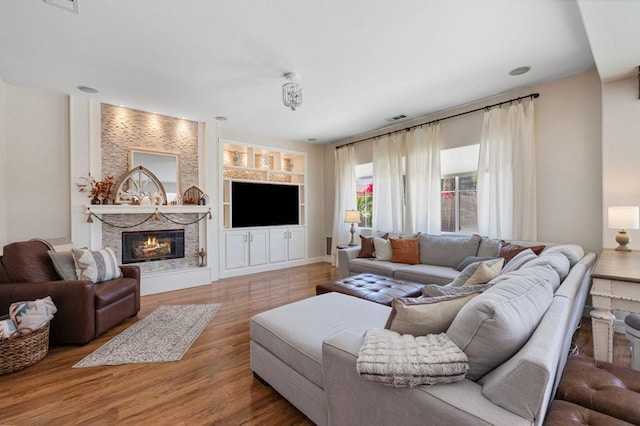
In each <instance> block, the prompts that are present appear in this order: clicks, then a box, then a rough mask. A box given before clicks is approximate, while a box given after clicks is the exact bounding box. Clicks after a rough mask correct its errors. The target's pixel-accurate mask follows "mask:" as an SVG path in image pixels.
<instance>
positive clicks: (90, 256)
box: [72, 247, 122, 283]
mask: <svg viewBox="0 0 640 426" xmlns="http://www.w3.org/2000/svg"><path fill="white" fill-rule="evenodd" d="M72 253H73V260H74V262H75V265H76V275H77V276H78V279H79V280H89V281H92V282H94V283H101V282H103V281H109V280H113V279H116V278H120V277H122V271H121V270H120V267H119V266H118V259H116V255H115V253H114V252H113V250H112V249H110V248H108V247H107V248H101V249H100V250H96V251H91V250H88V249H79V250H78V249H74V250H72Z"/></svg>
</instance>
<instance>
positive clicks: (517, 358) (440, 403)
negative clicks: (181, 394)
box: [250, 246, 596, 425]
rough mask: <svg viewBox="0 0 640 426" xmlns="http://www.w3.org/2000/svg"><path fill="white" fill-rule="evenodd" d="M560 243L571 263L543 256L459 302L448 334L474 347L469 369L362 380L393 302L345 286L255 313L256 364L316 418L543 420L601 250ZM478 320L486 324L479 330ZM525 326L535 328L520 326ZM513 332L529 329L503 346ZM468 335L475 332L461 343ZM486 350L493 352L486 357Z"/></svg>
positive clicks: (337, 421) (333, 421)
mask: <svg viewBox="0 0 640 426" xmlns="http://www.w3.org/2000/svg"><path fill="white" fill-rule="evenodd" d="M555 251H556V252H561V253H567V254H568V258H570V259H569V262H567V265H570V269H568V270H565V271H563V272H562V273H560V272H558V271H557V270H555V269H553V267H552V266H551V265H550V264H545V262H544V261H541V262H537V264H536V265H535V266H532V267H531V268H528V269H527V270H525V269H524V267H523V269H522V270H519V271H515V272H509V273H506V274H503V275H500V276H498V277H497V278H495V281H496V283H495V285H493V286H492V287H491V288H490V289H489V290H486V291H485V292H483V293H481V294H480V295H478V296H476V297H475V298H473V299H472V300H471V302H468V303H467V304H466V305H465V306H464V307H463V308H462V310H460V312H458V314H457V316H456V317H455V319H454V320H453V321H454V322H453V323H452V324H451V326H450V327H449V330H447V335H450V337H451V339H452V340H454V339H457V340H454V341H456V343H457V344H458V345H459V346H460V345H462V346H460V347H461V349H463V350H464V351H465V353H466V354H467V355H468V356H469V364H470V367H471V368H470V370H469V371H470V372H471V371H472V370H473V375H474V376H477V377H473V379H471V378H469V376H468V377H467V378H465V379H463V380H462V381H458V382H455V383H449V384H437V385H432V386H418V387H415V388H397V387H390V386H385V385H382V384H380V383H374V382H369V381H367V380H364V379H363V378H362V377H361V376H360V375H359V374H358V371H357V367H356V361H357V359H358V355H359V349H360V347H361V346H362V344H363V341H364V337H363V335H364V333H365V331H366V330H367V329H369V328H384V327H385V323H386V322H387V319H388V317H389V314H390V312H391V309H392V308H390V307H388V306H384V305H380V304H377V303H374V302H371V301H367V300H362V299H359V298H356V297H352V296H348V295H344V294H339V293H327V294H322V295H319V296H315V297H311V298H308V299H304V300H301V301H299V302H295V303H292V304H288V305H284V306H281V307H279V308H275V309H272V310H270V311H267V312H263V313H261V314H258V315H256V316H254V317H253V318H252V319H251V323H250V330H251V368H252V370H253V371H254V373H255V374H257V375H258V376H260V377H261V378H262V379H264V380H265V381H266V382H268V383H269V384H270V385H271V386H272V387H273V388H274V389H275V390H277V391H278V392H279V393H280V394H281V395H282V396H284V397H285V398H286V399H287V400H289V401H290V402H291V403H292V404H293V405H295V406H296V407H297V408H298V409H300V410H301V411H302V412H303V413H304V414H305V415H306V416H307V417H309V418H310V419H311V420H312V421H313V422H314V423H316V424H319V425H325V424H330V425H365V424H366V425H389V424H397V425H410V424H425V425H443V424H447V425H449V424H455V425H490V424H492V425H540V424H542V423H543V422H544V417H545V414H546V411H547V408H548V406H549V403H550V400H551V399H552V398H553V394H554V392H555V388H556V386H557V383H558V381H559V379H560V376H561V374H562V370H563V368H564V364H565V362H566V359H567V355H568V352H569V348H570V345H571V339H572V335H573V333H574V331H575V329H576V327H577V324H578V322H579V320H580V318H581V315H582V311H583V307H584V303H585V299H586V297H587V294H588V290H589V287H590V270H591V268H592V266H593V263H594V261H595V257H596V256H595V254H593V253H587V254H584V252H583V251H582V249H580V248H579V247H576V246H568V247H567V249H566V250H564V249H563V248H557V249H555ZM476 254H477V252H476ZM540 257H541V258H542V257H543V256H542V255H541V256H540ZM532 265H533V264H532ZM565 275H566V276H565ZM523 302H524V303H523ZM532 306H534V308H532ZM534 311H535V312H537V313H538V314H535V312H534ZM474 315H476V317H474ZM478 315H480V317H481V320H478V319H477V316H478ZM536 315H539V316H536ZM480 323H483V324H485V325H488V326H489V327H488V328H487V329H485V330H484V331H482V332H480V331H477V328H478V326H477V324H480ZM526 327H529V328H530V332H529V333H524V334H522V329H523V328H526ZM476 333H477V334H482V333H485V334H482V336H480V337H482V338H483V339H484V341H483V342H481V343H482V345H479V346H478V345H476V343H477V342H478V340H477V339H476V338H477V337H478V336H476V335H475V334H476ZM486 333H488V334H486ZM461 334H462V335H464V334H468V336H467V337H464V336H463V337H461V336H460V335H461ZM512 335H514V336H515V335H517V336H518V338H520V339H522V337H523V336H524V337H525V338H524V340H522V341H521V342H518V343H517V347H516V348H515V349H514V351H513V353H503V352H504V351H503V350H502V347H503V345H505V344H507V345H513V344H514V343H513V340H514V339H512V338H511V337H512ZM469 336H471V338H472V339H476V340H474V343H469V344H464V345H463V343H461V339H466V338H468V337H469ZM487 336H489V337H487ZM487 339H489V340H488V341H487ZM491 339H494V340H495V345H494V344H493V341H492V340H491ZM463 346H464V347H463ZM492 346H495V347H492ZM483 351H484V352H483ZM487 351H488V353H493V355H492V356H494V357H496V358H495V359H489V361H490V362H489V364H486V361H487V359H486V355H487ZM492 351H493V352H492ZM496 351H497V352H496ZM505 356H506V358H504V359H503V357H505ZM483 357H484V358H483ZM493 361H495V362H497V365H493V364H491V362H493ZM487 365H489V367H487ZM478 366H480V367H481V368H485V370H486V369H487V368H489V370H488V371H480V370H478ZM468 375H469V373H468Z"/></svg>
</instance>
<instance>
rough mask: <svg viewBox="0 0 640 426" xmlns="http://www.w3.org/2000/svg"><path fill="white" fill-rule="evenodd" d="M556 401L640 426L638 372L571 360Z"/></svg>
mask: <svg viewBox="0 0 640 426" xmlns="http://www.w3.org/2000/svg"><path fill="white" fill-rule="evenodd" d="M556 399H559V400H563V401H568V402H571V403H573V404H577V405H580V406H582V407H585V408H588V409H589V410H592V411H595V412H598V413H602V414H606V415H607V416H611V417H614V418H616V419H619V420H622V421H625V422H628V423H631V424H635V425H640V408H639V407H640V371H635V370H632V369H630V368H625V367H620V366H617V365H613V364H610V363H608V362H601V361H594V360H592V359H589V358H584V357H577V356H570V357H569V358H568V359H567V365H566V366H565V368H564V373H563V374H562V379H561V380H560V384H559V385H558V391H557V393H556ZM588 424H596V423H588Z"/></svg>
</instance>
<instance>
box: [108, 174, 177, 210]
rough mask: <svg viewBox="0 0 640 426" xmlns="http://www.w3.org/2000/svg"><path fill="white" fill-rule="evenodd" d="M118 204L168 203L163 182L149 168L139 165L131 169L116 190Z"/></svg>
mask: <svg viewBox="0 0 640 426" xmlns="http://www.w3.org/2000/svg"><path fill="white" fill-rule="evenodd" d="M115 202H116V204H142V205H163V204H167V193H166V192H165V190H164V187H163V185H162V182H160V180H159V179H158V178H157V177H156V175H154V174H153V173H152V172H151V171H150V170H149V169H147V168H145V167H142V166H138V167H136V168H134V169H132V170H129V172H127V174H126V175H124V177H123V178H122V181H121V182H120V184H119V185H118V189H117V190H116V198H115Z"/></svg>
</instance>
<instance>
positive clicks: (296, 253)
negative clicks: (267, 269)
mask: <svg viewBox="0 0 640 426" xmlns="http://www.w3.org/2000/svg"><path fill="white" fill-rule="evenodd" d="M304 236H305V232H304V228H302V227H299V228H278V229H270V230H269V261H270V262H272V263H275V262H286V261H289V260H298V259H303V258H304V247H305V238H304Z"/></svg>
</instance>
